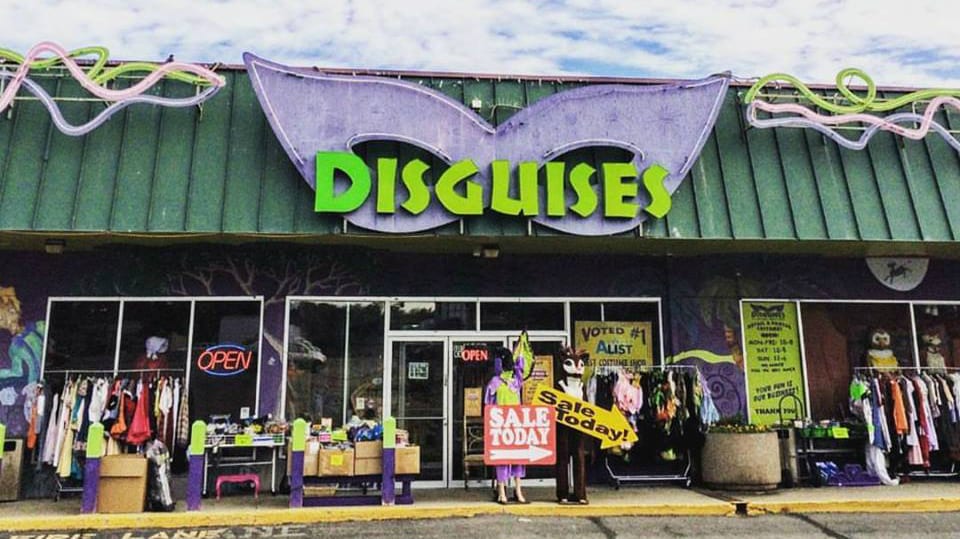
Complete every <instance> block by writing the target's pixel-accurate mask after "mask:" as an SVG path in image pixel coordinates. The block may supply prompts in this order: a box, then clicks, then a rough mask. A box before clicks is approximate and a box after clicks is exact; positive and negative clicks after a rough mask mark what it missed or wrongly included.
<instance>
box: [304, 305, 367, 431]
mask: <svg viewBox="0 0 960 539" xmlns="http://www.w3.org/2000/svg"><path fill="white" fill-rule="evenodd" d="M384 309H385V308H384V303H383V302H352V303H349V302H336V301H310V300H297V301H292V302H291V304H290V324H289V328H288V339H289V344H288V346H289V347H290V351H289V354H288V355H287V357H288V362H287V399H286V401H287V402H286V405H287V408H286V415H287V417H288V418H296V417H304V418H308V419H314V420H319V418H323V417H329V418H331V419H332V420H333V423H334V424H335V425H337V426H339V425H340V424H343V423H346V422H347V421H348V420H349V419H350V417H351V416H353V415H356V416H358V417H360V418H361V419H380V416H381V414H382V411H383V402H382V400H383V329H384V328H383V320H384V313H385V311H384ZM345 381H346V384H347V385H346V388H344V382H345ZM345 389H346V390H345Z"/></svg>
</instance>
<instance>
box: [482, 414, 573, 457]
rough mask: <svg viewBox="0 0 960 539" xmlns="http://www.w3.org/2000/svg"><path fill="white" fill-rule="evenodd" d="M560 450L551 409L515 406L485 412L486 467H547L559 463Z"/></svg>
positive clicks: (484, 446) (484, 441)
mask: <svg viewBox="0 0 960 539" xmlns="http://www.w3.org/2000/svg"><path fill="white" fill-rule="evenodd" d="M556 448H557V430H556V423H555V420H554V412H553V409H551V408H550V407H547V406H530V405H526V404H515V405H510V406H497V405H491V406H487V407H486V408H485V409H484V411H483V462H484V464H487V465H491V466H494V465H498V464H536V465H540V466H546V465H550V464H553V463H554V462H556V460H557V456H556Z"/></svg>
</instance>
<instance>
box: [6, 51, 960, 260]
mask: <svg viewBox="0 0 960 539" xmlns="http://www.w3.org/2000/svg"><path fill="white" fill-rule="evenodd" d="M223 74H224V75H225V76H226V78H227V86H226V88H225V89H224V90H223V91H221V92H220V93H219V94H218V95H217V96H216V97H214V98H213V99H212V100H210V101H208V102H207V103H205V104H204V105H203V106H202V107H201V108H192V109H162V108H157V107H149V106H133V107H131V108H128V109H126V110H125V111H124V112H122V113H120V114H118V115H116V116H115V117H114V118H113V119H112V120H110V121H109V122H107V123H106V124H105V125H103V126H101V127H100V128H98V129H97V130H95V131H94V132H93V133H91V134H90V135H87V136H85V137H69V136H65V135H63V134H61V133H60V132H59V131H58V130H57V129H56V128H55V127H53V125H52V122H51V121H50V118H49V115H48V114H47V112H46V111H45V110H44V109H43V107H42V105H40V104H39V103H38V102H36V101H32V100H19V101H17V102H16V105H15V106H14V107H13V109H12V110H11V111H9V112H6V113H5V114H4V115H3V116H2V117H0V230H8V231H58V232H67V231H97V232H123V233H144V234H150V233H195V232H211V233H228V234H231V233H235V234H256V233H264V234H334V233H340V232H341V231H342V227H343V220H342V219H340V218H338V217H336V216H325V215H317V214H314V213H313V211H312V206H313V197H312V191H311V190H310V189H309V188H308V187H307V186H306V184H305V183H304V182H303V180H302V179H301V178H300V177H299V176H298V175H297V173H296V171H295V169H294V168H293V166H292V165H291V164H290V162H289V160H288V158H287V156H286V154H285V153H284V152H283V150H282V148H281V147H280V145H279V144H278V142H277V140H276V138H275V137H274V135H273V133H272V131H270V128H269V126H268V125H267V122H266V119H265V118H264V115H263V113H262V111H261V110H260V106H259V103H258V102H257V100H256V96H255V95H254V93H253V89H252V87H251V85H250V81H249V79H248V78H247V76H246V72H245V71H242V70H227V71H224V72H223ZM40 80H41V81H42V84H43V86H44V88H46V89H47V90H48V91H50V92H53V93H55V95H57V96H59V97H61V98H64V99H66V100H65V101H61V102H60V106H61V107H62V109H63V111H64V114H65V115H66V116H67V118H68V119H70V120H71V121H73V122H81V121H84V120H86V119H88V118H90V117H92V116H93V114H95V112H97V111H98V110H101V109H102V107H103V104H102V103H98V102H94V101H84V100H81V101H70V100H69V99H72V98H81V97H85V96H86V94H85V92H84V91H83V90H82V89H81V88H80V87H79V85H78V84H77V83H76V82H75V81H73V80H72V79H70V78H69V77H63V76H58V75H47V76H43V77H42V78H41V79H40ZM410 80H412V81H414V82H418V83H420V84H423V85H425V86H428V87H431V88H434V89H436V90H439V91H441V92H443V93H445V94H447V95H449V96H450V97H452V98H454V99H458V100H462V101H463V102H464V103H467V104H470V103H471V102H472V101H473V100H474V99H479V100H480V101H481V103H482V106H481V108H480V111H479V112H480V114H481V115H483V116H484V117H485V118H487V119H488V120H490V121H492V122H495V123H500V122H503V121H504V120H506V119H507V118H508V117H509V116H510V115H512V114H513V113H515V112H516V111H517V110H519V109H520V108H522V107H525V106H527V105H528V104H530V103H532V102H535V101H537V100H538V99H541V98H542V97H545V96H547V95H551V94H553V93H555V92H557V91H561V90H563V89H567V88H572V87H574V86H579V85H580V84H579V83H569V82H564V83H561V82H556V81H540V80H516V79H510V80H507V79H502V80H493V79H474V78H439V77H429V78H410ZM744 90H745V89H744V88H740V87H734V88H731V90H730V91H729V93H728V95H727V97H726V99H725V101H724V104H723V108H722V110H721V112H720V115H719V118H718V120H717V125H716V128H715V129H714V132H713V133H712V134H711V136H710V137H709V139H708V141H707V143H706V145H705V146H704V149H703V152H702V154H701V156H700V159H699V160H698V161H697V163H696V164H695V165H694V166H693V168H692V169H691V172H690V174H689V177H688V178H686V179H685V181H684V182H683V183H682V184H681V187H680V189H679V190H678V191H677V192H676V193H675V194H674V198H673V209H672V210H671V211H670V213H669V214H668V215H667V216H666V218H664V219H660V220H655V221H652V222H648V223H647V224H645V226H644V230H643V235H644V236H645V237H648V238H666V237H670V238H691V239H697V238H702V239H732V240H737V239H773V240H864V241H882V240H896V241H908V242H909V241H955V240H957V239H958V234H960V204H956V203H955V201H958V200H960V156H958V155H957V153H956V152H955V151H953V149H951V148H950V147H949V146H948V145H947V144H946V143H944V142H943V141H942V140H941V139H940V138H939V137H937V136H929V137H927V138H925V139H924V140H922V141H911V140H903V139H901V138H898V137H894V136H893V135H890V134H879V135H877V136H876V137H874V139H873V141H872V142H871V143H870V145H869V147H868V148H867V149H866V150H864V151H852V150H846V149H843V148H840V147H838V146H837V145H836V144H834V143H832V142H830V141H828V140H827V139H825V138H824V137H823V136H821V135H819V134H817V133H815V132H813V131H809V130H798V129H776V130H762V129H748V128H747V126H746V125H745V121H744V119H743V106H742V105H741V103H740V96H739V94H740V93H742V92H743V91H744ZM153 91H154V92H156V93H157V94H163V95H167V96H184V95H187V93H188V92H191V91H193V90H191V89H190V88H186V87H185V86H184V85H181V84H177V83H170V82H167V83H162V84H160V85H158V86H157V87H156V88H155V89H154V90H153ZM938 120H939V121H941V122H942V123H944V124H946V125H949V126H951V127H954V128H956V127H960V117H958V115H957V114H956V113H954V112H941V113H940V116H939V118H938ZM367 151H368V157H375V156H376V155H382V154H384V152H387V153H389V152H392V151H396V149H395V148H391V147H386V146H382V145H381V146H378V145H376V144H372V145H370V146H369V148H368V150H367ZM606 151H607V150H602V149H601V150H597V151H596V152H595V154H594V156H593V158H595V159H600V158H602V157H603V156H604V154H605V152H606ZM399 152H400V154H401V159H403V158H404V157H405V153H409V150H408V149H406V148H404V147H400V148H399ZM407 157H409V156H407ZM463 230H464V233H465V234H467V235H471V236H523V235H527V234H528V233H530V232H532V233H533V234H534V235H541V236H552V235H556V232H553V231H551V230H549V229H547V228H545V227H540V226H537V225H534V226H533V227H531V228H530V229H529V230H528V227H527V224H526V222H524V221H521V220H517V219H514V218H508V217H505V216H499V215H496V214H491V215H487V216H484V217H478V218H470V219H467V220H465V222H464V224H463ZM349 231H351V232H355V230H354V229H349ZM429 234H430V235H457V234H460V226H459V225H458V224H454V225H451V226H447V227H443V228H442V229H439V230H436V231H432V232H430V233H429Z"/></svg>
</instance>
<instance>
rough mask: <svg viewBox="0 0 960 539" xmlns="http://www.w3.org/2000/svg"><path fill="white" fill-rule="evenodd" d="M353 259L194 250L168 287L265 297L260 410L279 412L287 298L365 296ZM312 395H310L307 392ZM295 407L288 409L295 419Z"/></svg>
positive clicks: (179, 291) (294, 386) (294, 382)
mask: <svg viewBox="0 0 960 539" xmlns="http://www.w3.org/2000/svg"><path fill="white" fill-rule="evenodd" d="M351 261H352V260H349V259H348V257H344V256H333V255H331V256H325V255H321V254H317V253H314V252H306V251H289V250H283V249H269V250H252V251H250V250H247V251H245V252H243V253H239V252H232V251H226V250H224V251H220V252H209V251H190V252H186V253H184V254H183V255H182V256H181V257H180V261H179V265H178V267H177V268H175V269H173V270H171V271H170V273H169V274H168V282H169V291H170V293H171V294H173V295H181V296H231V295H241V296H258V295H259V296H263V298H264V299H263V301H264V314H263V342H264V345H265V346H264V349H263V350H262V352H261V355H260V357H261V361H262V364H261V374H260V375H261V384H260V386H261V390H260V412H261V414H265V413H273V414H274V415H275V416H279V415H280V412H281V410H282V404H283V403H282V402H280V400H279V397H280V395H279V394H280V391H279V389H280V384H281V379H282V376H283V368H284V366H283V364H282V359H283V357H284V348H283V331H284V327H283V325H284V305H285V301H286V298H287V296H345V295H363V294H365V293H366V290H365V287H364V286H362V285H361V280H360V279H358V277H357V275H356V272H355V271H354V269H353V268H354V267H355V264H352V263H351ZM301 378H305V377H300V376H297V372H296V367H295V366H294V367H293V368H292V369H289V370H288V375H287V391H288V392H291V393H292V394H298V393H296V392H301V391H307V390H306V388H303V387H299V385H298V384H301ZM304 394H308V393H304ZM296 412H297V411H296V410H287V411H286V415H287V416H288V417H295V415H296Z"/></svg>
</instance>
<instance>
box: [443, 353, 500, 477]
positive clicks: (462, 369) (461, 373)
mask: <svg viewBox="0 0 960 539" xmlns="http://www.w3.org/2000/svg"><path fill="white" fill-rule="evenodd" d="M504 344H505V339H503V338H498V339H489V338H488V339H461V338H456V339H451V343H450V352H451V353H450V360H451V362H452V365H451V369H450V372H451V373H452V377H451V384H450V385H451V388H452V390H453V398H452V401H453V403H452V404H453V407H452V408H453V410H452V413H453V415H452V420H451V421H450V423H451V424H452V429H451V432H450V439H451V440H452V444H451V446H450V455H451V462H450V471H451V473H450V480H451V481H452V482H457V481H463V480H464V468H465V467H467V468H468V472H469V476H468V477H469V479H471V480H478V481H482V480H483V479H484V478H485V476H484V472H485V470H484V468H483V466H482V465H480V464H479V463H476V462H474V463H473V464H471V461H476V459H477V457H475V456H473V455H478V454H479V455H483V393H484V389H485V388H486V385H487V382H488V381H489V380H490V377H491V376H493V357H492V356H491V355H490V353H489V352H490V350H491V349H492V348H493V347H495V346H504ZM477 399H479V402H477ZM470 456H473V457H472V458H471V457H470ZM465 457H466V458H465Z"/></svg>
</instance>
